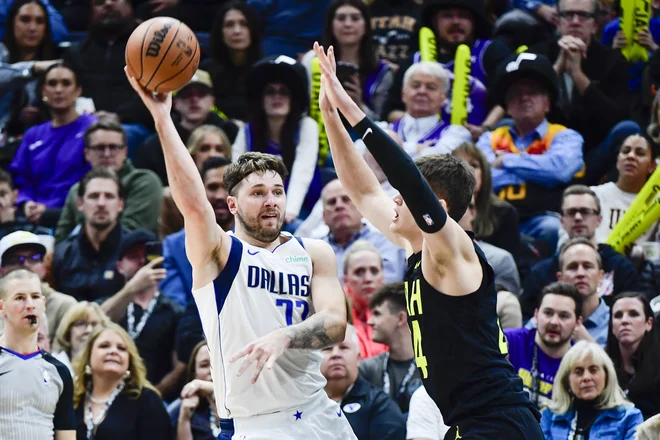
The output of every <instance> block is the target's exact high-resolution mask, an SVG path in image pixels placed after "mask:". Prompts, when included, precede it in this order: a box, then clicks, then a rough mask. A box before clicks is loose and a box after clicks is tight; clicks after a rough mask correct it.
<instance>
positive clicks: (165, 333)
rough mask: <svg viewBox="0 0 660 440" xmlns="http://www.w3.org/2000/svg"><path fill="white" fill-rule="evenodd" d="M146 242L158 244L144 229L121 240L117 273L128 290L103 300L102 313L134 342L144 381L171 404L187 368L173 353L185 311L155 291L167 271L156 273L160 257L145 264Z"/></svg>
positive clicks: (158, 269)
mask: <svg viewBox="0 0 660 440" xmlns="http://www.w3.org/2000/svg"><path fill="white" fill-rule="evenodd" d="M150 242H152V243H153V242H156V235H155V234H153V233H152V232H149V231H146V230H144V229H136V230H135V231H132V232H130V233H128V234H126V236H124V237H123V238H122V241H121V244H120V245H119V259H118V260H117V272H119V273H120V274H121V275H122V276H123V277H124V279H125V280H126V284H125V285H124V287H123V288H122V289H121V290H120V291H119V292H117V293H115V294H114V295H112V296H111V297H110V298H108V299H106V300H104V301H103V303H102V305H101V308H102V309H103V311H104V312H105V313H106V314H107V315H108V316H109V317H110V319H112V320H113V321H114V322H116V323H118V324H119V325H121V326H122V328H124V329H125V330H126V331H127V332H128V334H129V335H130V336H131V338H132V339H133V341H135V345H137V348H138V351H139V352H140V356H141V357H142V361H143V362H144V365H145V367H146V368H147V379H148V380H149V382H151V383H152V384H154V385H155V386H156V389H157V390H158V391H159V392H160V394H161V395H162V396H163V398H164V399H165V400H166V401H171V400H173V399H175V398H176V397H177V395H178V392H179V389H180V388H179V381H180V380H181V379H182V378H183V374H184V371H185V368H186V364H185V363H183V362H178V361H177V360H176V353H175V352H174V335H175V331H176V327H177V324H178V321H179V316H180V315H181V313H182V312H183V310H182V309H181V307H180V306H179V305H178V304H176V303H174V302H173V301H172V300H171V299H169V298H167V297H166V296H164V295H161V293H160V291H159V290H158V282H159V281H160V280H162V279H163V278H165V269H162V268H161V267H159V265H160V263H162V262H163V259H162V257H161V258H156V259H154V260H152V261H148V260H147V257H148V255H147V247H146V245H147V244H148V243H150Z"/></svg>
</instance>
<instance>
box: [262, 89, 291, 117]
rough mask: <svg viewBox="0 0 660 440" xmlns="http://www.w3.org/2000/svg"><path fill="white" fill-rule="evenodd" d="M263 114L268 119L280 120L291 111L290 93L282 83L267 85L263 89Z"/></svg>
mask: <svg viewBox="0 0 660 440" xmlns="http://www.w3.org/2000/svg"><path fill="white" fill-rule="evenodd" d="M263 96H264V112H265V113H266V116H268V117H269V118H277V117H279V118H282V117H285V116H286V115H288V114H289V112H290V111H291V91H290V90H289V88H288V87H287V86H286V85H284V84H282V83H268V84H266V87H264V92H263Z"/></svg>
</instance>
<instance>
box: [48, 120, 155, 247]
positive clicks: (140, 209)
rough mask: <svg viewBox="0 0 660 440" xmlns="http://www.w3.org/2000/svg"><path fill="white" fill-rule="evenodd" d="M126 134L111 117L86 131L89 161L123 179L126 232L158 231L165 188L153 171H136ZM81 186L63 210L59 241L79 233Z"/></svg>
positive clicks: (72, 192) (73, 190) (122, 218)
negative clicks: (129, 153)
mask: <svg viewBox="0 0 660 440" xmlns="http://www.w3.org/2000/svg"><path fill="white" fill-rule="evenodd" d="M127 155H128V148H127V147H126V134H125V133H124V131H123V129H122V126H121V125H120V124H119V123H118V122H116V121H114V120H113V119H111V118H109V117H104V118H101V119H99V120H98V121H97V122H95V123H94V124H92V125H90V126H89V128H88V129H87V131H86V132H85V160H86V161H87V162H89V164H90V165H91V166H92V169H94V168H100V167H105V168H110V169H112V170H113V171H115V172H116V173H117V175H118V176H119V178H120V179H121V183H122V187H123V191H124V210H123V211H122V213H121V216H120V217H119V223H120V224H121V225H122V226H123V227H124V228H126V229H129V230H133V229H138V228H141V229H147V230H149V231H152V232H154V233H156V232H157V231H158V216H159V214H160V199H161V196H162V192H163V189H162V186H161V184H160V180H159V179H158V176H156V175H155V174H154V173H153V172H152V171H149V170H143V169H139V168H135V167H134V166H133V164H132V163H131V160H130V159H129V158H128V157H127ZM78 185H79V183H76V184H74V185H73V186H72V187H71V189H70V190H69V194H68V196H67V198H66V202H65V203H64V208H62V214H61V215H60V219H59V221H58V223H57V229H56V230H55V241H57V242H60V241H62V240H64V239H65V238H67V237H68V236H69V235H70V234H71V233H72V231H76V232H77V231H78V230H79V226H80V225H82V223H83V215H82V213H81V212H80V211H79V210H78V206H77V202H76V200H77V196H78Z"/></svg>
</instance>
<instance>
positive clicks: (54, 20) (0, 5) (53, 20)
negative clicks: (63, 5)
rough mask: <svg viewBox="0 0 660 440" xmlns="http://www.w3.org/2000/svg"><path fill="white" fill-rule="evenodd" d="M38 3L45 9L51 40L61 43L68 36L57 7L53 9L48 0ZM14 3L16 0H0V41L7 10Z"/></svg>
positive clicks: (3, 31)
mask: <svg viewBox="0 0 660 440" xmlns="http://www.w3.org/2000/svg"><path fill="white" fill-rule="evenodd" d="M39 1H40V2H41V4H43V5H44V6H45V7H46V11H47V12H48V14H47V16H48V27H49V29H50V34H51V38H52V40H53V41H54V42H55V43H59V42H61V41H63V40H64V39H65V38H66V37H67V36H68V35H69V30H68V29H67V28H66V24H65V23H64V20H63V19H62V15H61V14H60V12H59V10H58V9H57V7H54V5H53V3H52V2H50V1H49V0H39ZM15 2H16V0H0V39H2V38H4V35H5V33H6V32H7V29H6V26H7V23H8V21H7V17H8V16H9V10H10V9H11V7H12V6H13V5H14V3H15ZM9 23H11V22H9Z"/></svg>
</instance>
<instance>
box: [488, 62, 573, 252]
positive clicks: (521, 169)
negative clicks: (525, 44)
mask: <svg viewBox="0 0 660 440" xmlns="http://www.w3.org/2000/svg"><path fill="white" fill-rule="evenodd" d="M493 90H494V94H495V95H496V99H497V101H498V102H499V103H500V104H501V105H502V106H503V107H504V108H505V109H506V111H507V112H508V113H509V114H510V115H511V117H512V118H513V123H512V124H511V125H510V126H503V127H500V128H498V129H496V130H495V131H493V132H487V133H484V134H483V135H482V136H481V137H480V138H479V141H478V142H477V146H478V147H479V149H480V150H481V151H482V152H483V153H484V155H485V156H486V159H488V162H489V163H490V166H491V170H492V178H493V189H494V190H495V192H496V193H499V197H500V198H501V199H504V200H507V201H508V202H509V203H511V204H512V205H513V206H514V207H515V208H516V209H517V211H518V216H519V218H520V225H519V229H520V233H521V234H524V235H527V236H529V237H531V238H533V239H536V240H542V241H543V242H544V243H545V245H546V246H547V247H548V249H552V250H554V249H555V247H556V246H557V237H558V233H559V228H560V226H561V225H560V222H559V216H558V215H556V214H554V213H555V212H558V211H559V209H560V202H561V195H562V191H563V189H564V188H565V187H566V186H568V183H569V182H570V181H571V180H572V179H573V177H574V175H575V174H576V173H578V172H579V171H580V170H581V169H582V168H583V163H582V142H583V141H582V136H580V134H579V133H577V132H576V131H574V130H570V129H568V128H566V127H564V126H563V125H559V124H552V123H550V122H548V120H547V119H546V115H547V114H548V112H549V111H550V109H551V108H552V105H553V103H554V102H555V101H556V99H557V94H558V90H557V76H556V74H555V72H554V70H553V69H552V64H551V63H550V61H549V60H548V59H547V58H546V57H544V56H543V55H537V54H531V53H521V54H519V55H514V56H512V57H510V58H508V59H507V60H506V61H505V62H504V63H502V65H501V66H500V68H499V69H498V76H497V79H496V81H495V86H494V89H493Z"/></svg>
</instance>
